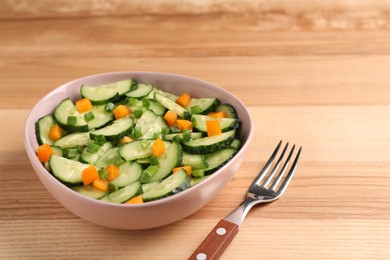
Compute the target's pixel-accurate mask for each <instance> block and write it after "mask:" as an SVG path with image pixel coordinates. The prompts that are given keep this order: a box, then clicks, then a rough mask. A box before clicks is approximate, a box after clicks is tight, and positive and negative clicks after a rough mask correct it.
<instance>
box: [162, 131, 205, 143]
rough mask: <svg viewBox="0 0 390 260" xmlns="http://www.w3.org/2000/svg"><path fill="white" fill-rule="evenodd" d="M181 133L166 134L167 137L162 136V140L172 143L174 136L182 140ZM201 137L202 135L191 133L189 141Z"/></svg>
mask: <svg viewBox="0 0 390 260" xmlns="http://www.w3.org/2000/svg"><path fill="white" fill-rule="evenodd" d="M183 135H184V134H183V133H175V134H167V135H164V139H165V140H167V141H172V140H173V138H175V136H179V137H180V139H183ZM202 136H203V134H202V133H200V132H191V139H198V138H201V137H202Z"/></svg>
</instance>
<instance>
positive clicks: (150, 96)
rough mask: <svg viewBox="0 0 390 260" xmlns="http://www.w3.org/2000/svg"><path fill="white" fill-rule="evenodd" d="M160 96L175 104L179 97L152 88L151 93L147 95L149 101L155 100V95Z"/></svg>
mask: <svg viewBox="0 0 390 260" xmlns="http://www.w3.org/2000/svg"><path fill="white" fill-rule="evenodd" d="M156 93H157V94H160V95H162V96H164V97H167V98H169V99H170V100H172V101H174V102H176V100H177V99H178V98H179V96H177V95H175V94H173V93H170V92H166V91H162V90H161V89H157V88H154V89H153V91H152V92H150V93H149V95H148V98H150V99H155V94H156Z"/></svg>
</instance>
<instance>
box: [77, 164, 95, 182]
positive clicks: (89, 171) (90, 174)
mask: <svg viewBox="0 0 390 260" xmlns="http://www.w3.org/2000/svg"><path fill="white" fill-rule="evenodd" d="M81 178H82V180H83V183H84V185H88V184H90V183H92V182H94V181H95V180H97V179H99V173H98V170H97V169H96V168H95V166H93V165H90V166H88V167H87V168H85V169H84V170H83V173H82V174H81Z"/></svg>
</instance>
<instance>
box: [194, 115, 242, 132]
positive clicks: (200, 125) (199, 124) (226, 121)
mask: <svg viewBox="0 0 390 260" xmlns="http://www.w3.org/2000/svg"><path fill="white" fill-rule="evenodd" d="M208 120H214V121H219V124H220V126H221V130H222V132H226V131H229V130H232V129H236V128H238V127H239V126H240V122H239V121H238V119H234V118H215V117H211V116H206V115H192V116H191V121H192V123H193V124H194V128H195V129H197V130H198V131H201V132H207V127H206V121H208Z"/></svg>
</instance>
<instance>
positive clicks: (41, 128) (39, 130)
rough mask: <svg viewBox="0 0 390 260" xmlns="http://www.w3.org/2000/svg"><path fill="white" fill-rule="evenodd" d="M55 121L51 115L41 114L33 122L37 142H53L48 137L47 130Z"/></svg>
mask: <svg viewBox="0 0 390 260" xmlns="http://www.w3.org/2000/svg"><path fill="white" fill-rule="evenodd" d="M55 123H56V121H55V119H54V117H53V116H52V115H46V116H43V117H41V118H40V119H38V121H37V122H35V136H36V137H37V141H38V144H40V145H41V144H49V145H52V144H53V141H52V140H51V139H50V137H49V132H50V129H51V127H52V126H53V125H54V124H55Z"/></svg>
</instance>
